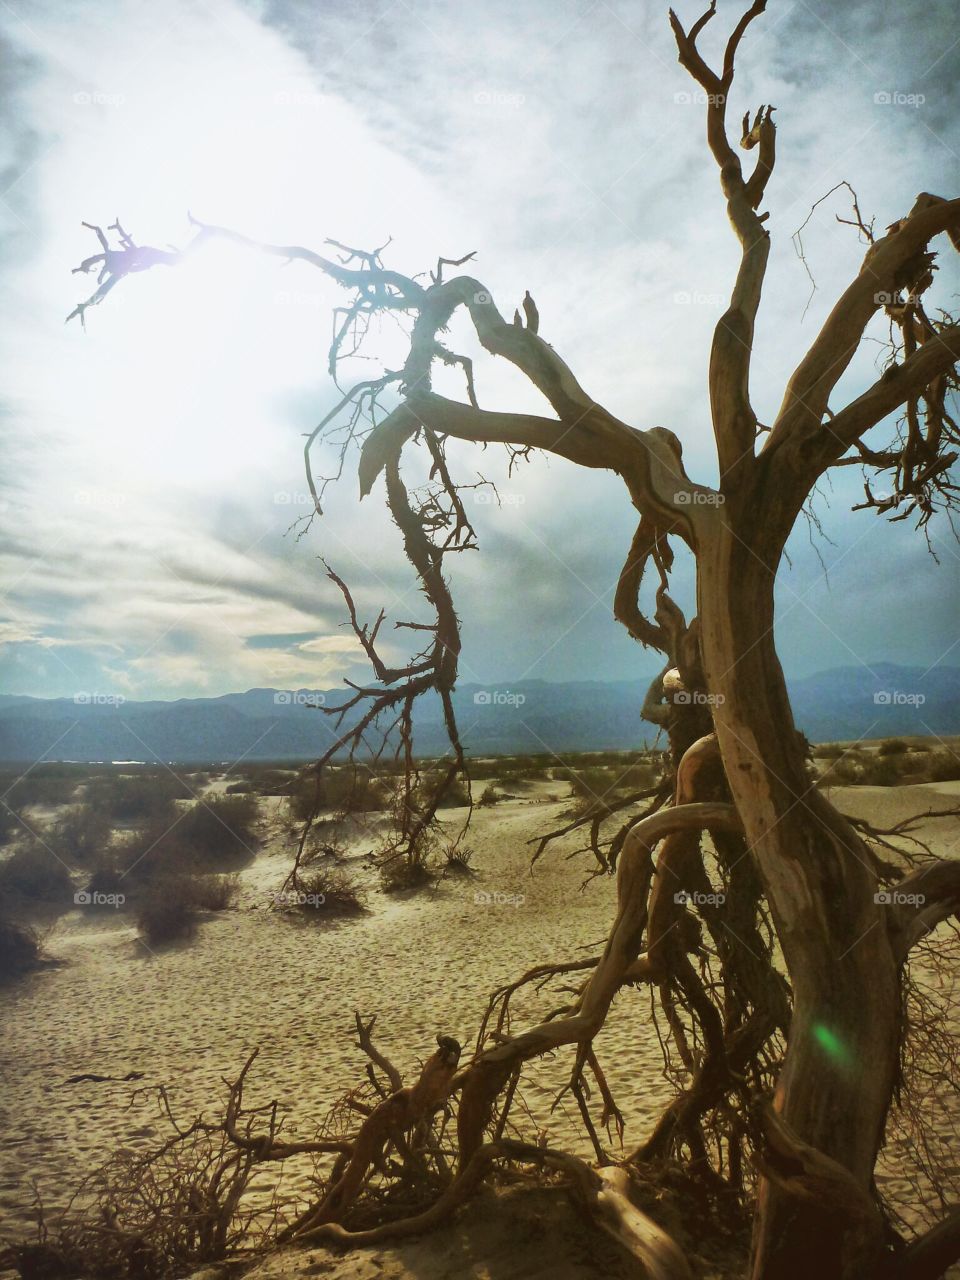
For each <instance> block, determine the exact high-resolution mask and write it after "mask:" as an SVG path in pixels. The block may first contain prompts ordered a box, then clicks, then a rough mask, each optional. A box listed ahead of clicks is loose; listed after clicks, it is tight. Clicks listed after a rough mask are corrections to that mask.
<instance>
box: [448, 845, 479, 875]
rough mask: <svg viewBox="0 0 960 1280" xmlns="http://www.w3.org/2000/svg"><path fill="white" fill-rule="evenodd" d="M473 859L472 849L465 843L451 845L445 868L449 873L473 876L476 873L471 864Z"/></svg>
mask: <svg viewBox="0 0 960 1280" xmlns="http://www.w3.org/2000/svg"><path fill="white" fill-rule="evenodd" d="M472 861H473V850H472V849H470V848H467V847H466V846H464V845H451V846H450V847H449V848H448V849H447V851H446V862H445V866H444V869H445V870H446V872H447V873H448V874H449V875H454V876H472V875H474V874H475V873H474V871H473V869H472V867H471V866H470V863H471V862H472Z"/></svg>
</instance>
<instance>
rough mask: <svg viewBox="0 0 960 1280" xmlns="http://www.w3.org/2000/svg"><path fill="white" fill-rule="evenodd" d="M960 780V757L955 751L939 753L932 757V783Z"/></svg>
mask: <svg viewBox="0 0 960 1280" xmlns="http://www.w3.org/2000/svg"><path fill="white" fill-rule="evenodd" d="M958 780H960V756H958V755H956V754H955V753H954V752H953V751H937V752H934V753H933V755H931V757H930V781H931V782H957V781H958Z"/></svg>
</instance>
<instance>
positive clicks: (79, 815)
mask: <svg viewBox="0 0 960 1280" xmlns="http://www.w3.org/2000/svg"><path fill="white" fill-rule="evenodd" d="M111 834H112V832H111V828H110V819H109V817H108V816H107V814H106V813H105V812H104V811H103V810H102V809H98V808H95V807H94V806H93V805H90V804H78V805H74V807H73V808H72V809H68V810H67V812H66V813H65V814H64V815H63V816H62V817H60V818H58V819H57V821H56V822H55V823H54V824H53V827H52V829H51V831H50V833H49V836H48V843H49V844H50V845H51V846H52V847H53V849H54V850H55V851H56V853H57V855H58V856H59V857H61V858H63V860H64V861H65V862H79V863H87V862H90V861H91V860H92V859H94V858H96V857H98V856H99V855H100V854H102V853H103V851H104V849H105V848H106V847H107V845H109V843H110V837H111Z"/></svg>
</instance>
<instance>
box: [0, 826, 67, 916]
mask: <svg viewBox="0 0 960 1280" xmlns="http://www.w3.org/2000/svg"><path fill="white" fill-rule="evenodd" d="M0 893H2V894H3V897H4V899H8V898H12V899H21V900H22V901H23V902H24V903H28V904H31V903H32V904H44V905H57V906H66V905H67V904H68V903H69V902H71V901H72V899H73V881H72V880H71V879H70V873H69V871H68V870H67V868H66V867H65V866H64V864H63V862H61V860H60V859H59V858H58V857H57V856H56V855H55V854H54V853H53V852H52V851H51V850H50V849H48V848H47V847H46V846H45V845H44V844H43V843H42V841H40V840H34V839H31V840H28V842H27V843H26V844H23V845H21V846H20V847H19V848H18V849H15V850H14V852H13V854H12V855H11V856H10V857H9V858H8V859H7V860H6V861H5V862H3V863H2V864H0Z"/></svg>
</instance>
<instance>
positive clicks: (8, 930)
mask: <svg viewBox="0 0 960 1280" xmlns="http://www.w3.org/2000/svg"><path fill="white" fill-rule="evenodd" d="M43 962H44V958H43V945H42V942H41V939H40V935H39V933H38V932H37V931H36V929H33V928H31V927H30V926H29V925H25V924H20V923H17V922H15V921H13V920H11V919H9V917H7V916H0V985H2V984H3V983H5V982H11V981H13V980H14V979H15V978H19V977H21V976H22V975H23V974H25V973H29V972H30V971H31V970H32V969H38V968H40V966H41V965H42V964H43Z"/></svg>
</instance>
